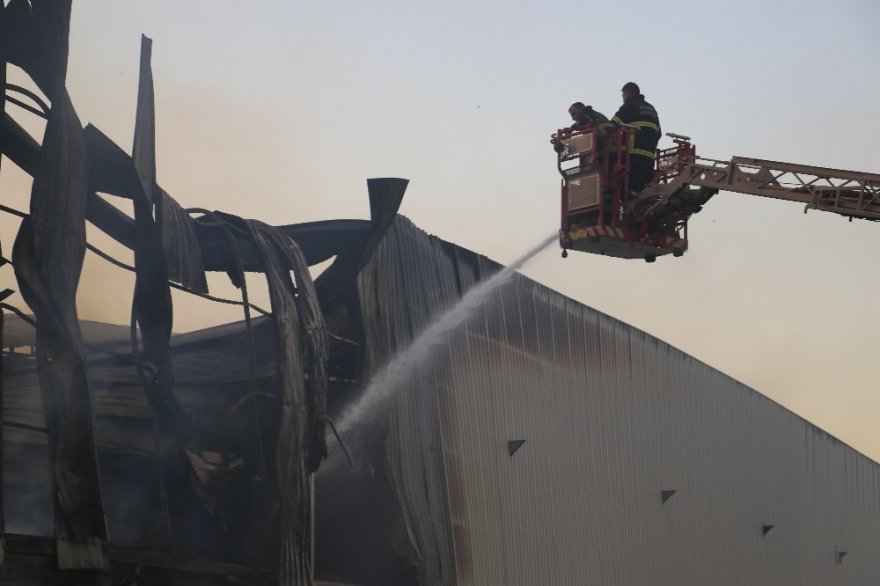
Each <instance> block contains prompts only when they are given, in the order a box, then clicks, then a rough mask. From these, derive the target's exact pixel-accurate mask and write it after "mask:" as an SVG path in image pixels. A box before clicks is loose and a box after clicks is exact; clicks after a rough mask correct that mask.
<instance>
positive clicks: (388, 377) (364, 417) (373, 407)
mask: <svg viewBox="0 0 880 586" xmlns="http://www.w3.org/2000/svg"><path fill="white" fill-rule="evenodd" d="M558 238H559V235H558V234H556V233H554V234H553V235H552V236H549V237H548V238H545V239H544V240H542V241H541V243H540V244H538V245H537V246H535V247H534V248H532V249H530V250H529V251H528V252H527V253H525V254H524V255H522V256H521V257H520V258H518V259H517V260H516V261H514V262H513V263H511V264H510V265H508V266H506V267H504V268H503V269H501V270H500V271H498V272H497V273H495V274H494V275H492V276H491V277H489V278H487V279H485V280H483V281H480V282H479V283H477V284H476V285H474V286H473V287H471V288H470V289H468V291H467V293H465V295H464V296H463V297H462V298H461V299H460V300H459V301H458V303H456V304H455V305H453V306H452V307H450V308H449V309H448V310H446V311H445V312H443V313H442V314H440V315H439V316H437V317H436V318H435V319H434V320H433V321H432V322H431V323H429V324H428V325H427V326H426V327H425V329H423V330H422V331H421V332H420V333H419V334H418V335H417V336H416V337H415V339H413V341H412V342H411V343H410V345H409V346H407V347H405V348H402V349H401V350H400V351H398V352H397V354H395V355H394V356H393V357H392V358H391V360H389V361H388V363H387V364H386V365H385V366H384V367H383V368H382V369H380V370H379V371H378V372H376V374H375V375H374V376H373V378H372V379H370V382H369V383H368V384H367V387H366V389H364V392H363V393H362V394H361V397H360V399H359V400H358V401H357V402H356V403H354V404H353V405H351V406H350V407H349V408H348V409H346V410H345V412H344V413H343V414H342V417H341V418H340V420H339V424H338V426H337V428H338V430H339V433H340V434H345V433H346V432H351V431H352V430H353V429H354V428H356V427H358V426H359V425H361V424H363V423H364V422H366V421H368V420H369V419H370V418H372V417H375V415H376V414H377V411H378V409H379V408H380V407H381V406H382V405H383V404H384V403H385V402H386V401H387V400H388V399H389V398H390V396H391V394H392V393H393V392H394V391H395V389H397V388H398V387H399V385H400V383H401V382H403V380H404V379H405V377H406V376H407V375H408V374H410V373H411V372H412V371H414V370H416V369H418V368H419V367H420V366H421V365H422V364H424V363H425V362H426V361H427V360H428V359H429V358H430V357H431V355H432V354H433V353H434V351H435V350H436V348H437V347H438V346H439V345H441V344H443V343H445V342H446V339H447V337H448V335H449V333H450V332H451V331H453V330H454V329H455V328H457V327H458V326H460V325H461V324H462V323H464V322H465V321H466V320H467V319H468V318H469V317H471V316H472V315H474V314H475V313H476V312H477V310H479V309H480V307H481V306H482V304H483V303H484V302H485V301H486V300H487V299H488V298H489V297H490V296H491V294H492V293H493V292H494V291H496V290H497V289H498V288H500V287H502V286H503V285H505V284H506V283H508V282H509V281H510V279H511V277H513V274H514V272H515V271H516V270H517V269H519V268H520V267H522V266H523V265H524V264H525V263H526V262H527V261H528V260H529V259H531V258H532V257H533V256H535V255H536V254H538V253H539V252H541V251H542V250H544V249H545V248H547V247H548V246H549V245H550V244H551V243H552V242H554V241H556V239H558Z"/></svg>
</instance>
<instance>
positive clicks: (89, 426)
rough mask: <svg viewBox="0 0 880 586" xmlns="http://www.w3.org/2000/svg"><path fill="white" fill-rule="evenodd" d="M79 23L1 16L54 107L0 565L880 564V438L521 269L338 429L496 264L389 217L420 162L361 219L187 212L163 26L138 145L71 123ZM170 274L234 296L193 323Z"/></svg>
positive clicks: (373, 195) (359, 569) (37, 152)
mask: <svg viewBox="0 0 880 586" xmlns="http://www.w3.org/2000/svg"><path fill="white" fill-rule="evenodd" d="M69 16H70V2H48V1H46V0H40V1H38V0H32V1H31V2H26V1H24V0H12V1H11V2H9V3H8V4H7V5H6V6H5V7H3V8H2V9H0V27H2V28H0V31H2V36H0V41H2V42H0V49H2V57H3V60H4V67H3V68H2V70H3V72H4V75H5V69H6V68H5V63H6V62H8V63H13V64H15V65H17V66H19V67H20V68H22V69H23V70H24V71H25V72H26V73H27V74H28V75H30V76H31V78H32V79H33V81H34V83H35V84H36V86H37V87H38V88H39V90H40V92H41V93H42V97H41V96H39V95H37V94H36V93H34V92H31V91H29V90H27V89H26V88H21V87H17V86H11V85H9V84H6V82H5V78H4V87H5V88H6V100H5V101H4V102H3V103H4V108H24V109H25V110H27V111H28V112H29V113H30V115H33V116H41V117H44V118H45V119H46V130H45V134H44V136H43V137H42V138H41V139H40V140H37V139H35V138H34V137H31V136H30V135H29V134H28V133H27V132H26V131H25V130H24V128H22V126H21V125H19V124H18V123H17V122H16V121H15V119H14V118H13V117H12V116H10V115H9V113H8V112H4V113H3V126H2V132H0V148H2V154H3V160H2V163H0V165H8V164H15V165H17V166H18V167H20V168H21V169H23V170H25V171H26V172H28V173H29V174H31V175H32V176H33V178H34V182H33V190H32V194H31V199H30V208H29V210H27V211H26V212H24V211H22V212H20V215H21V216H22V221H21V227H20V230H19V233H18V235H17V237H16V242H15V246H14V248H13V250H12V251H11V265H12V267H11V268H12V269H13V270H14V271H15V276H16V280H17V283H18V288H19V290H20V291H21V292H22V294H23V297H24V298H25V300H26V302H27V305H28V308H20V307H12V306H10V305H6V304H4V309H5V310H6V313H4V315H6V316H10V313H9V312H12V313H14V314H16V315H15V316H14V317H8V319H7V320H6V323H5V331H4V332H3V334H4V335H3V348H4V352H3V355H2V367H3V376H2V383H3V384H2V387H0V390H2V401H0V405H2V423H3V425H2V435H0V440H2V448H3V451H2V466H0V486H2V491H0V497H2V507H0V533H2V541H0V562H2V563H0V584H53V585H68V584H71V585H72V584H132V585H134V584H138V585H151V584H157V585H158V584H163V585H164V584H179V585H190V584H192V585H198V584H284V585H297V586H302V585H310V584H313V583H314V584H345V585H364V586H365V585H378V584H382V585H406V586H409V585H416V584H418V585H421V586H440V585H451V584H459V585H471V584H473V585H480V586H486V585H504V586H508V585H519V584H523V585H533V584H564V585H575V584H578V585H580V584H597V585H598V584H602V585H607V584H621V585H623V584H664V585H665V584H670V585H671V584H675V585H681V584H695V585H696V584H724V585H727V584H731V585H733V584H768V585H769V584H774V585H775V584H792V585H794V584H798V585H803V584H816V585H819V584H823V585H824V584H853V585H855V584H867V583H874V582H876V581H878V580H880V558H878V557H877V556H876V552H877V551H878V550H880V467H878V465H877V463H875V462H873V461H871V460H870V459H868V458H866V457H864V456H863V455H861V454H859V453H858V452H856V451H854V450H853V449H851V448H850V447H848V446H846V445H844V444H842V443H841V442H839V441H838V440H836V439H835V438H833V437H831V436H829V435H828V434H826V433H824V432H823V431H822V430H820V429H818V428H816V427H815V426H813V425H811V424H810V423H808V422H806V421H804V420H803V419H801V418H799V417H797V416H796V415H794V414H792V413H791V412H789V411H787V410H785V409H784V408H782V407H780V406H779V405H777V404H775V403H773V402H772V401H770V400H768V399H766V398H765V397H763V396H761V395H760V394H758V393H757V392H755V391H753V390H751V389H749V388H747V387H745V386H743V385H741V384H739V383H737V382H736V381H734V380H732V379H730V378H729V377H727V376H725V375H724V374H722V373H720V372H718V371H716V370H714V369H712V368H710V367H708V366H706V365H704V364H702V363H700V362H699V361H697V360H695V359H694V358H692V357H690V356H688V355H686V354H684V353H682V352H680V351H678V350H676V349H675V348H672V347H670V346H668V345H666V344H665V343H663V342H662V341H659V340H657V339H655V338H652V337H651V336H648V335H646V334H645V333H643V332H640V331H639V330H637V329H635V328H633V327H631V326H629V325H627V324H625V323H622V322H620V321H617V320H615V319H613V318H610V317H608V316H606V315H603V314H601V313H599V312H597V311H595V310H593V309H591V308H589V307H586V306H584V305H582V304H580V303H577V302H575V301H573V300H571V299H568V298H566V297H564V296H562V295H560V294H558V293H556V292H554V291H552V290H550V289H548V288H546V287H543V286H542V285H540V284H538V283H535V282H533V281H530V280H529V279H526V278H524V277H521V276H515V277H514V278H513V279H512V281H511V282H510V284H509V285H507V286H505V287H504V288H502V289H500V290H498V291H497V292H496V293H495V294H494V297H493V298H492V299H491V300H490V302H489V303H487V304H486V305H485V310H484V311H482V312H481V313H480V314H479V315H477V316H474V318H473V319H471V320H469V321H468V322H466V323H465V324H464V325H463V326H462V327H460V328H458V329H456V330H455V331H454V332H452V333H451V334H450V336H449V338H448V339H447V340H446V342H445V343H444V344H443V345H442V346H441V347H439V348H437V349H436V350H435V351H434V352H433V355H432V356H431V359H430V360H429V361H427V362H426V363H425V364H422V365H419V366H418V367H414V368H413V369H412V371H411V372H409V373H407V374H406V376H405V377H404V380H403V381H402V382H401V383H400V384H398V385H397V387H396V388H394V389H392V391H393V392H390V393H389V397H390V398H389V399H388V400H387V401H385V402H383V403H381V404H380V405H379V408H378V409H377V411H376V412H375V413H374V414H372V417H370V418H367V419H366V422H365V424H364V425H361V426H358V427H357V428H355V429H352V430H350V432H349V433H346V434H343V436H342V437H341V443H340V442H338V441H337V440H336V438H335V436H334V433H333V429H332V421H334V420H338V419H339V417H340V416H341V415H342V413H343V412H344V411H345V409H346V408H347V407H348V406H350V405H351V404H353V403H355V402H356V401H357V400H358V399H359V396H360V394H361V392H362V390H363V388H364V382H365V381H367V380H368V379H369V377H370V375H371V373H374V372H376V371H377V369H379V368H380V367H381V366H382V365H383V364H385V363H386V362H387V361H388V360H389V358H390V357H391V356H392V355H394V354H395V353H396V352H397V351H399V350H401V349H402V348H404V347H406V346H407V345H408V344H409V343H410V342H411V341H412V340H413V339H414V338H415V337H416V336H417V335H418V333H419V332H420V331H422V330H423V329H424V328H425V327H426V326H427V325H428V324H429V323H430V322H431V320H432V319H434V318H435V317H436V316H437V315H439V314H440V313H441V312H443V311H444V310H446V309H448V308H449V307H451V306H453V305H454V304H455V303H456V302H457V300H459V299H460V298H461V297H462V295H463V294H464V293H465V292H466V291H468V290H469V289H470V288H471V287H473V286H474V285H475V284H476V283H478V282H481V281H483V280H484V279H486V278H487V277H489V276H490V275H492V274H494V273H496V272H497V271H498V270H500V268H501V267H500V266H499V265H498V264H496V263H494V262H492V261H490V260H488V259H486V258H485V257H483V256H481V255H479V254H476V253H473V252H471V251H468V250H465V249H463V248H461V247H458V246H456V245H454V244H451V243H448V242H445V241H443V240H440V239H438V238H436V237H433V236H430V235H427V234H425V233H424V232H422V231H421V230H420V229H418V228H417V227H415V226H414V225H413V224H412V223H411V222H410V221H409V220H407V219H406V218H403V217H401V216H399V215H397V210H398V208H399V205H400V202H401V200H402V198H403V196H404V191H405V189H406V186H407V182H406V181H405V180H402V179H374V180H370V181H368V192H369V198H370V211H371V219H370V220H331V221H326V222H313V223H307V224H294V225H286V226H269V225H267V224H264V223H262V222H258V221H255V220H250V219H244V218H239V217H235V216H232V215H230V214H226V213H223V212H222V211H209V210H186V209H184V208H183V207H182V206H181V205H180V204H179V203H177V202H176V201H175V199H174V198H173V197H172V196H171V195H170V194H168V193H167V192H166V191H165V190H163V189H162V188H161V186H160V184H159V182H158V180H157V177H156V170H155V137H154V134H155V130H154V112H153V91H152V75H151V72H150V41H149V39H146V38H145V39H144V40H143V44H142V59H141V75H140V85H139V94H138V107H137V117H136V122H135V137H134V143H133V145H132V149H131V154H130V155H129V154H128V153H127V152H126V150H125V149H123V148H121V147H120V146H118V145H116V144H115V143H114V142H113V141H112V140H111V139H110V138H108V137H107V136H106V135H104V134H103V133H102V132H101V131H100V130H99V129H97V128H95V127H94V126H91V125H87V126H85V127H83V125H82V123H81V122H80V121H79V120H78V118H77V116H76V111H75V109H74V107H73V104H72V103H71V101H70V99H69V96H68V95H67V92H66V90H65V85H64V76H65V71H66V60H67V32H68V27H69ZM44 98H45V99H44ZM2 168H3V167H2V166H0V171H2ZM109 198H125V199H128V200H130V201H131V207H132V209H133V214H132V216H128V215H126V214H124V213H122V212H120V211H119V209H118V208H117V207H116V206H114V205H112V204H111V203H109ZM4 210H5V211H6V212H9V213H17V212H15V210H11V209H9V208H5V207H4ZM87 222H88V223H90V224H91V225H93V226H95V227H97V228H98V229H100V230H102V231H103V232H104V233H106V234H108V235H109V236H111V237H112V238H113V239H115V240H116V241H117V242H119V243H121V244H123V245H124V246H127V247H128V248H130V249H132V250H133V251H134V258H135V262H134V266H130V267H128V266H125V265H123V264H122V263H119V262H118V261H115V260H113V259H112V258H111V257H109V256H108V255H106V254H105V253H103V252H101V251H100V250H97V249H95V248H94V247H92V246H91V245H89V244H88V243H87V242H86V239H85V226H86V223H87ZM85 254H99V255H101V256H103V257H104V258H105V259H106V260H107V261H108V262H114V263H115V264H117V265H118V270H131V271H133V272H134V273H135V275H136V285H135V291H134V299H133V312H132V323H131V324H130V326H126V327H113V326H107V325H106V324H93V323H88V322H82V321H81V320H79V318H78V316H77V313H76V299H75V295H76V290H77V286H78V280H79V273H80V270H81V267H82V262H83V257H84V255H85ZM329 259H333V262H332V264H330V266H329V267H328V268H327V269H326V270H325V271H324V272H322V273H321V275H320V276H319V277H318V278H317V279H315V280H314V281H313V280H312V277H311V276H310V272H309V270H308V269H309V267H310V266H313V265H316V264H318V263H322V262H325V261H328V260H329ZM8 269H9V267H7V269H6V270H8ZM206 271H217V272H223V273H226V274H227V275H228V277H229V279H230V281H231V282H232V283H233V284H234V285H235V286H236V287H238V288H239V289H240V291H241V299H240V300H221V299H217V298H214V297H211V296H210V294H209V292H208V290H207V280H206V278H205V272H206ZM245 273H261V274H263V275H264V276H265V278H266V282H267V285H268V290H269V296H270V302H271V304H270V307H268V308H260V307H257V306H255V305H254V304H253V303H251V301H250V299H249V296H248V291H247V281H246V279H245V278H244V275H245ZM172 287H174V288H177V289H181V290H184V291H186V292H188V293H191V294H193V295H200V296H202V297H205V298H208V299H213V300H214V301H216V302H229V303H237V304H238V305H239V306H240V307H241V308H242V313H243V315H242V317H243V319H242V321H240V322H237V323H232V324H228V325H224V326H219V327H215V328H210V329H207V330H203V331H198V332H192V333H187V334H179V335H173V334H172V330H173V308H172V305H171V296H170V288H172ZM3 295H5V297H4V299H6V298H7V297H8V293H3ZM328 438H329V439H328ZM343 446H344V447H343Z"/></svg>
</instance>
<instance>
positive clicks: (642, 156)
mask: <svg viewBox="0 0 880 586" xmlns="http://www.w3.org/2000/svg"><path fill="white" fill-rule="evenodd" d="M611 121H612V122H615V123H617V124H620V123H623V124H629V125H631V126H635V127H636V132H635V135H634V136H633V139H632V142H631V143H630V147H629V153H630V157H629V189H630V191H635V192H639V191H641V190H642V189H644V187H645V185H647V184H648V183H650V182H651V179H653V177H654V157H655V156H656V153H657V143H658V142H659V141H660V134H661V132H660V118H659V117H658V116H657V110H655V109H654V106H652V105H651V104H649V103H648V102H646V101H645V96H643V95H642V94H639V95H638V96H635V97H633V98H630V99H629V100H627V101H626V102H624V104H623V105H622V106H621V107H620V109H619V110H618V111H617V114H615V115H614V118H612V119H611Z"/></svg>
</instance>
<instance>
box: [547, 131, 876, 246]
mask: <svg viewBox="0 0 880 586" xmlns="http://www.w3.org/2000/svg"><path fill="white" fill-rule="evenodd" d="M635 130H636V129H635V128H633V127H630V126H627V125H621V126H620V127H619V128H618V129H617V130H616V131H614V132H612V133H609V134H608V135H606V136H601V135H600V134H599V133H598V132H597V131H596V130H595V129H594V128H592V127H587V128H584V129H580V130H573V129H562V130H559V131H557V133H556V134H554V135H552V142H554V143H557V144H558V145H561V146H559V147H557V149H556V150H557V153H558V154H557V167H558V170H559V172H560V174H561V175H562V189H561V196H562V201H561V207H562V218H561V228H560V233H559V243H560V246H561V247H562V251H563V252H562V254H563V257H565V256H567V253H568V251H569V250H577V251H582V252H590V253H596V254H604V255H608V256H615V257H620V258H643V259H645V260H646V261H648V262H653V261H654V260H655V259H656V258H657V257H658V256H662V255H665V254H672V255H673V256H681V255H683V254H684V252H685V251H686V250H687V248H688V241H687V224H688V220H689V219H690V217H691V216H692V215H693V214H695V213H698V212H699V211H700V210H701V209H702V208H703V206H704V205H705V204H706V202H708V201H709V199H711V197H712V196H713V195H715V194H716V193H718V192H719V191H731V192H735V193H743V194H748V195H757V196H761V197H770V198H774V199H780V200H784V201H791V202H796V203H800V204H803V205H804V211H805V212H806V211H808V210H811V209H812V210H821V211H826V212H832V213H835V214H838V215H840V216H844V217H846V218H848V219H849V220H852V219H854V218H855V219H861V220H873V221H878V220H880V174H877V173H861V172H855V171H844V170H839V169H830V168H826V167H816V166H812V165H798V164H791V163H782V162H778V161H769V160H764V159H754V158H746V157H733V158H731V159H729V160H717V159H709V158H705V157H700V156H698V155H697V153H696V147H695V146H694V145H693V143H691V139H690V137H687V136H683V135H680V134H674V133H667V136H668V137H670V138H672V140H673V142H674V146H673V147H671V148H666V149H661V150H658V151H657V156H656V160H655V169H654V176H653V180H652V181H651V183H649V184H648V185H647V186H646V187H645V189H643V190H642V191H641V192H639V193H637V194H635V193H631V192H630V191H629V187H628V184H627V178H628V173H629V156H630V155H629V153H628V149H627V148H626V146H625V145H628V144H630V141H631V137H632V135H633V133H634V132H635Z"/></svg>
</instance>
